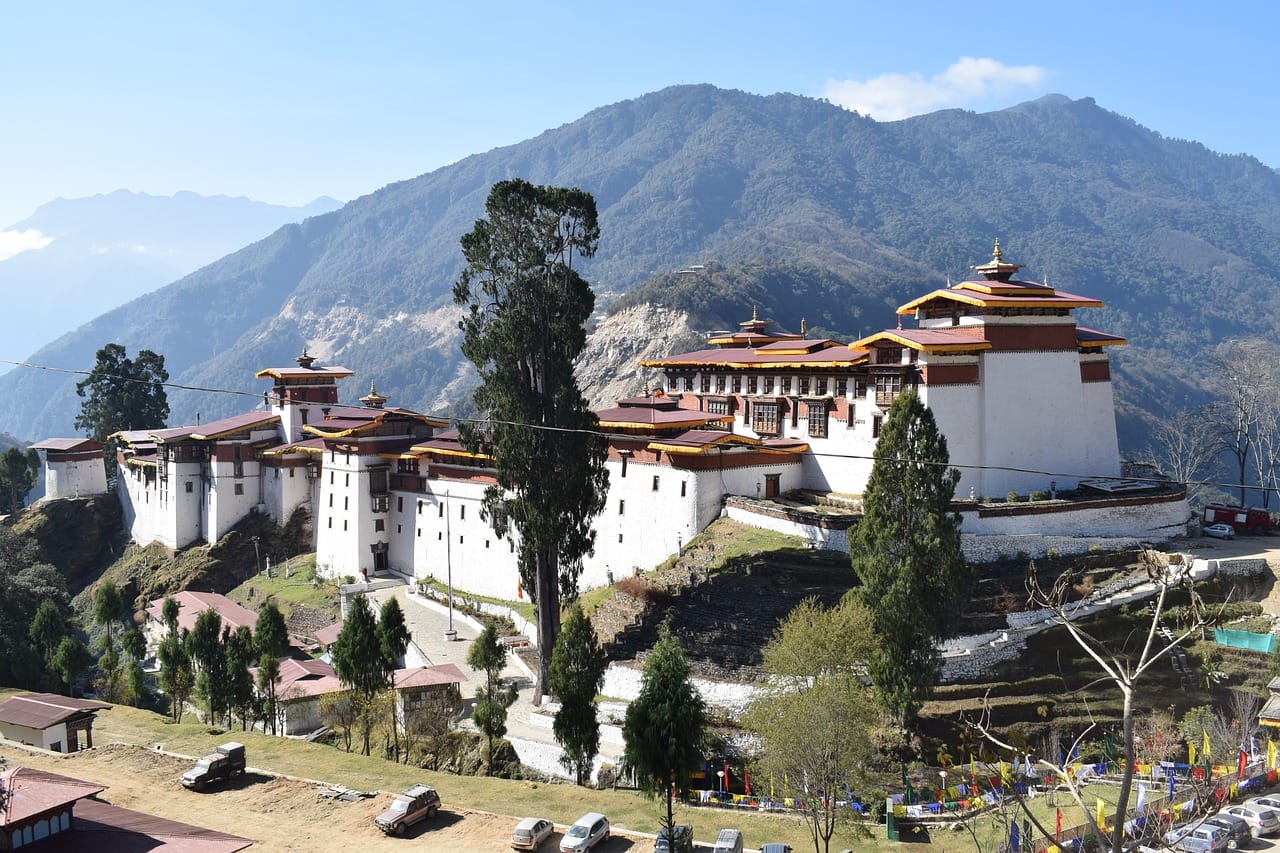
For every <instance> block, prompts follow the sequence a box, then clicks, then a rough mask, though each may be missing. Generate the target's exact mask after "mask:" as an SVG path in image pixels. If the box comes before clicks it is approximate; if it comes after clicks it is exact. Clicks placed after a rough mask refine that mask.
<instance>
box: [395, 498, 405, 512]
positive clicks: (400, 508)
mask: <svg viewBox="0 0 1280 853" xmlns="http://www.w3.org/2000/svg"><path fill="white" fill-rule="evenodd" d="M396 512H404V498H402V497H400V498H396Z"/></svg>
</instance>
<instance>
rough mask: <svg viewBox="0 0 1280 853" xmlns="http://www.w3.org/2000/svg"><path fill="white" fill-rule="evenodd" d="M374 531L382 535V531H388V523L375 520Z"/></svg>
mask: <svg viewBox="0 0 1280 853" xmlns="http://www.w3.org/2000/svg"><path fill="white" fill-rule="evenodd" d="M373 529H374V530H375V531H376V532H379V533H381V532H382V531H384V530H386V529H387V526H386V523H385V522H384V521H383V520H382V519H380V518H378V519H375V520H374V522H373Z"/></svg>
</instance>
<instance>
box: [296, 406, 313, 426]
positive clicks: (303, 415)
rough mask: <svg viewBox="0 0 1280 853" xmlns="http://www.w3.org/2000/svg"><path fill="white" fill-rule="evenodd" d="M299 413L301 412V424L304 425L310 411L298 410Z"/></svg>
mask: <svg viewBox="0 0 1280 853" xmlns="http://www.w3.org/2000/svg"><path fill="white" fill-rule="evenodd" d="M299 411H300V412H302V423H303V424H306V422H307V415H309V414H311V410H310V409H299Z"/></svg>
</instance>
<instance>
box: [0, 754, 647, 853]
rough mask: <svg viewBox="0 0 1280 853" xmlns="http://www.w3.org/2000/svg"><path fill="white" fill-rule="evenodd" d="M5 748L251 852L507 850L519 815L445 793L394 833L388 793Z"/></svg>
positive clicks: (617, 851) (143, 758)
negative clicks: (431, 811)
mask: <svg viewBox="0 0 1280 853" xmlns="http://www.w3.org/2000/svg"><path fill="white" fill-rule="evenodd" d="M4 754H5V757H6V758H7V759H8V760H9V762H10V763H11V764H21V765H24V766H28V767H38V768H40V769H43V770H49V771H51V772H54V773H61V774H63V775H66V776H73V777H76V778H80V779H88V780H90V781H93V782H96V783H97V784H100V785H107V786H108V789H107V790H106V791H104V792H103V793H102V795H101V797H100V798H101V799H103V800H105V801H107V802H109V803H111V804H112V805H117V806H122V807H124V808H129V809H135V810H137V811H143V812H148V813H150V814H155V815H160V816H161V817H167V818H169V819H171V820H179V821H183V822H184V823H192V824H196V825H197V826H203V827H207V828H209V829H216V830H219V831H221V832H229V833H232V834H234V835H240V836H243V837H246V838H252V839H253V840H254V842H255V845H254V847H253V848H251V849H253V850H306V851H335V853H336V851H348V850H352V849H359V850H362V851H363V850H401V851H404V850H408V849H417V850H421V849H427V850H440V851H448V853H494V851H500V850H509V849H510V840H511V829H512V827H513V826H514V825H515V823H516V819H514V818H509V817H502V816H499V815H494V814H488V813H485V812H476V811H470V810H462V809H459V810H450V808H449V802H448V800H447V798H446V800H445V802H444V809H443V810H442V811H441V812H440V814H439V815H437V816H436V819H435V820H434V821H425V822H423V823H422V824H420V825H418V826H417V827H414V828H412V829H411V830H410V831H409V833H408V835H407V837H406V838H403V839H402V838H388V837H386V836H384V835H383V834H382V833H381V832H380V831H378V829H377V828H376V827H375V826H374V825H373V818H374V817H375V816H376V815H377V814H378V813H379V812H381V811H382V810H383V809H385V808H386V806H387V804H388V803H390V801H391V796H390V794H386V793H384V794H381V795H379V796H376V797H373V798H370V799H362V800H358V801H356V802H354V803H343V802H336V801H334V800H332V799H329V798H326V797H322V796H320V789H318V788H317V787H316V786H314V785H311V784H309V783H306V782H302V781H294V780H289V779H280V778H275V777H271V776H265V775H259V774H254V773H252V772H250V773H247V774H245V775H244V776H243V777H241V778H240V779H237V780H234V781H232V782H231V783H228V784H226V785H223V786H220V787H218V788H217V789H216V790H211V791H209V792H206V793H199V794H198V793H195V792H193V791H187V790H185V789H184V788H183V787H182V786H181V785H180V784H179V783H178V779H179V777H180V776H181V775H182V772H183V771H184V770H186V769H188V768H189V767H190V762H189V761H184V760H182V759H179V758H174V757H172V756H168V755H164V754H161V753H157V752H154V751H151V750H148V749H145V748H143V747H139V746H123V745H119V744H113V745H110V746H104V747H99V748H97V749H92V750H86V751H84V752H80V753H76V754H74V755H70V756H66V757H54V756H50V755H45V754H42V753H28V752H25V751H21V750H16V749H13V748H7V747H6V749H5V750H4ZM559 838H560V835H559V833H557V834H555V835H553V836H552V840H551V841H548V842H547V843H546V844H545V845H544V849H546V850H556V849H559V848H558V847H557V846H556V844H558V843H559ZM649 843H650V844H652V842H649ZM643 846H644V845H643V844H642V843H641V842H638V841H636V840H634V839H628V838H623V837H616V836H615V837H614V838H612V839H611V840H610V841H609V842H608V843H607V844H602V845H600V846H598V847H597V848H596V850H598V851H600V853H622V851H628V850H639V849H642V848H643Z"/></svg>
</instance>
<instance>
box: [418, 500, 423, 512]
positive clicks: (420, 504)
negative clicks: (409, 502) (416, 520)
mask: <svg viewBox="0 0 1280 853" xmlns="http://www.w3.org/2000/svg"><path fill="white" fill-rule="evenodd" d="M423 503H424V502H423V501H418V515H422V505H423Z"/></svg>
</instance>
